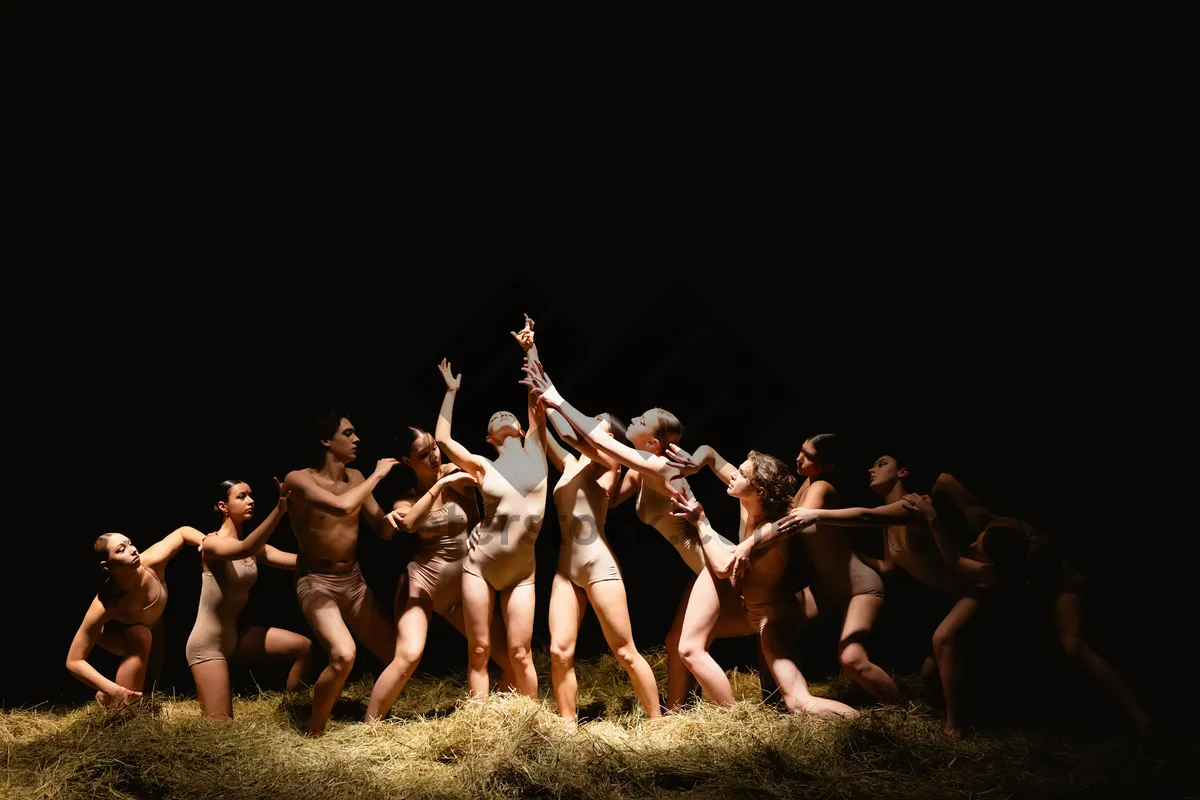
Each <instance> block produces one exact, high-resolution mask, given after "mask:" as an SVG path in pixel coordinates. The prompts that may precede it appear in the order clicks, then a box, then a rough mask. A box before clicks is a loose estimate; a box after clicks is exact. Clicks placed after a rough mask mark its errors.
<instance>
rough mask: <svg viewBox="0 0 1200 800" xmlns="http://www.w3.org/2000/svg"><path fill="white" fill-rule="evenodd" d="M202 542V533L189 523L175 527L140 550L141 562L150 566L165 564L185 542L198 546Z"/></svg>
mask: <svg viewBox="0 0 1200 800" xmlns="http://www.w3.org/2000/svg"><path fill="white" fill-rule="evenodd" d="M203 542H204V534H203V533H201V532H200V531H198V530H196V529H195V528H193V527H192V526H191V525H184V526H183V527H182V528H176V529H175V530H173V531H171V532H170V533H168V534H167V535H166V536H164V537H163V538H162V541H159V542H155V543H154V544H152V545H150V546H149V547H147V548H146V549H145V550H144V551H142V564H144V565H145V566H147V567H150V568H153V567H156V566H158V565H159V564H165V563H166V562H168V561H170V560H171V559H172V558H174V557H175V555H176V553H178V552H179V551H180V550H182V549H183V546H184V545H185V544H190V545H192V546H194V547H200V545H201V544H202V543H203Z"/></svg>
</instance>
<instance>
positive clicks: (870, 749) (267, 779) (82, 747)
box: [0, 650, 1182, 800]
mask: <svg viewBox="0 0 1200 800" xmlns="http://www.w3.org/2000/svg"><path fill="white" fill-rule="evenodd" d="M646 655H647V658H648V660H649V661H650V662H651V665H652V666H653V667H654V668H655V671H656V673H657V674H658V675H659V677H660V685H665V663H664V657H663V653H662V651H661V650H659V651H657V652H654V651H651V652H649V653H647V654H646ZM540 658H541V663H540V664H539V680H541V681H542V684H543V685H542V687H541V688H542V690H543V700H542V702H541V703H535V702H533V701H530V700H529V699H527V698H524V697H518V696H512V695H499V696H494V697H493V698H492V700H491V701H490V702H489V703H487V704H473V703H468V702H465V701H464V700H463V697H464V695H465V690H464V688H463V681H462V676H457V677H456V678H452V679H439V678H434V677H425V676H417V677H416V678H414V679H413V681H411V682H410V684H409V685H408V687H407V688H406V689H405V691H404V693H403V694H402V695H401V697H400V700H399V701H398V702H397V704H396V706H395V707H394V709H393V717H392V718H390V719H388V720H386V721H383V722H378V723H373V724H370V725H364V724H359V723H358V722H357V720H361V718H362V715H363V712H364V711H365V706H366V700H367V698H368V696H369V695H370V690H371V685H370V683H369V682H360V683H356V684H354V685H352V686H348V687H347V688H346V691H345V692H344V694H343V697H342V699H341V700H339V703H338V706H337V707H336V708H335V710H334V716H333V719H332V720H331V723H330V726H329V730H328V733H327V734H326V735H325V736H324V737H323V738H321V739H309V738H306V737H304V736H303V735H302V734H301V731H302V730H303V726H304V724H305V722H306V716H307V713H308V710H309V706H308V703H309V695H308V694H307V693H304V692H300V693H296V694H280V693H272V692H265V693H262V694H260V695H257V696H254V697H246V698H237V699H235V702H234V716H235V719H234V720H232V721H231V722H220V723H213V722H210V721H207V720H204V719H201V718H200V717H199V704H198V703H197V702H196V701H195V700H192V699H171V698H166V697H164V696H162V695H155V696H154V697H153V698H152V699H151V700H149V701H143V703H142V704H141V706H140V707H137V708H134V709H131V710H128V711H124V712H121V713H118V714H112V715H109V714H106V713H105V712H104V711H102V710H101V709H100V708H98V707H96V706H94V705H93V706H88V707H82V708H77V709H64V710H45V709H33V710H17V711H8V712H6V713H4V714H3V715H0V743H3V746H4V759H5V762H4V767H5V769H4V773H3V778H0V797H5V798H8V797H13V798H18V797H19V798H42V797H46V798H82V797H89V798H91V797H95V798H99V797H103V798H168V797H169V798H189V799H190V798H196V799H199V798H223V799H229V800H233V799H235V798H255V799H256V800H268V798H295V799H296V800H306V799H307V798H313V799H314V800H338V799H339V798H354V800H374V798H406V797H434V798H439V797H446V798H451V797H546V798H550V797H556V798H557V797H565V798H593V797H595V798H600V797H667V796H670V797H675V796H678V793H679V792H680V791H685V790H686V791H689V797H691V798H703V797H713V798H718V797H720V798H726V797H761V798H786V797H839V798H855V797H863V798H873V799H876V800H879V799H881V798H892V797H927V798H951V797H953V798H968V797H978V796H982V797H985V798H1003V797H1045V798H1070V797H1097V796H1106V797H1108V796H1112V797H1119V796H1125V797H1131V796H1159V797H1162V796H1168V795H1167V794H1165V793H1164V792H1166V791H1167V786H1168V784H1169V782H1170V780H1171V776H1169V775H1168V774H1167V772H1166V771H1164V769H1163V765H1162V763H1161V762H1154V761H1152V760H1149V759H1146V758H1139V757H1137V756H1136V755H1135V754H1134V755H1131V748H1130V746H1129V745H1128V744H1120V743H1117V744H1105V743H1099V742H1095V743H1093V744H1091V745H1088V746H1087V747H1085V748H1084V749H1080V748H1078V747H1076V748H1075V749H1071V748H1068V747H1067V746H1065V745H1062V744H1056V745H1035V744H1033V743H1032V742H1031V741H1030V740H1029V739H1027V738H1025V737H1023V736H1021V735H1018V734H1014V733H1007V734H994V733H993V734H987V735H977V736H973V737H969V738H967V739H966V740H964V741H961V742H951V741H948V740H946V739H945V738H944V737H943V736H942V733H941V730H942V721H941V720H940V719H939V718H938V717H937V716H936V715H934V714H933V713H932V712H931V710H930V709H929V707H928V706H925V705H923V704H921V703H915V702H914V703H911V704H910V705H908V706H899V707H890V708H875V709H872V710H869V711H867V712H866V713H864V714H863V715H862V717H860V718H859V719H856V720H852V721H841V720H837V721H830V720H823V719H815V718H798V717H791V716H788V715H785V714H780V713H779V712H777V711H775V710H774V709H771V708H768V707H764V706H763V705H762V704H761V703H760V702H759V683H758V678H757V676H756V675H754V674H752V673H751V674H746V673H733V674H732V676H731V678H732V682H733V686H734V691H735V696H736V697H738V699H739V705H738V707H737V708H736V709H735V710H732V711H724V710H720V709H717V708H715V707H713V706H711V705H709V704H700V705H698V706H696V707H694V708H691V709H689V710H687V711H686V712H684V713H682V714H678V715H673V716H670V717H667V718H664V719H663V720H661V721H658V722H651V721H649V720H648V719H647V718H646V716H645V714H644V712H643V711H642V709H641V707H640V706H639V705H638V704H637V702H636V699H635V697H634V695H633V692H632V689H631V688H630V686H629V682H628V680H627V679H626V676H625V673H624V672H623V671H622V670H621V668H620V667H619V666H618V665H617V663H616V661H615V659H613V658H612V657H611V656H605V657H603V658H600V659H597V660H596V661H593V662H582V663H579V664H577V667H576V669H577V672H578V675H579V707H580V717H581V720H582V721H583V724H580V725H579V726H578V727H570V726H568V725H566V724H564V723H563V722H562V721H560V720H559V718H558V717H557V716H556V714H555V712H554V705H553V701H552V700H551V699H550V695H549V686H548V685H545V684H546V678H545V676H547V675H548V663H547V660H546V659H547V657H546V654H545V653H543V654H541V656H540ZM846 688H847V687H846V685H845V684H844V683H841V682H839V683H835V684H826V685H821V686H814V693H820V694H826V695H829V696H839V695H841V694H844V692H845V691H846ZM588 720H591V721H588ZM1155 787H1157V788H1155ZM1180 796H1182V795H1180Z"/></svg>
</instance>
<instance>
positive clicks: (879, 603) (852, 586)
mask: <svg viewBox="0 0 1200 800" xmlns="http://www.w3.org/2000/svg"><path fill="white" fill-rule="evenodd" d="M835 447H836V440H835V438H834V435H833V434H830V433H823V434H820V435H819V436H814V437H812V438H811V439H806V440H805V442H804V445H803V446H802V447H801V448H800V455H799V456H797V458H796V468H797V471H798V472H799V473H800V474H801V475H803V476H804V478H805V481H804V483H803V484H801V486H800V490H799V491H798V492H796V496H795V498H794V499H793V500H792V507H793V508H794V509H828V508H833V507H836V506H837V505H838V503H837V490H836V489H835V488H834V486H833V483H832V482H831V481H830V478H831V473H832V471H833V469H834V467H835V466H836V459H835V457H834V455H833V451H834V449H835ZM780 532H781V529H780V527H779V526H775V525H770V526H766V527H765V528H763V529H761V530H760V531H756V532H755V535H754V536H753V537H750V538H748V539H746V540H745V541H743V542H740V543H739V544H738V546H737V548H736V550H735V552H734V554H733V556H734V557H733V565H734V566H733V569H734V570H735V571H736V570H738V569H740V567H739V566H738V565H739V564H740V563H741V562H743V561H744V560H745V559H746V558H748V557H749V554H750V551H751V550H752V549H757V548H759V547H763V546H765V545H766V544H767V543H769V542H771V541H772V539H773V538H774V537H776V536H778V535H779V534H780ZM806 534H807V535H805V537H804V545H805V549H806V550H807V551H808V556H809V558H810V559H811V561H812V564H813V568H814V571H815V573H816V581H815V582H814V587H813V588H814V589H815V592H813V593H812V594H815V595H816V603H817V605H818V606H819V607H820V608H821V609H822V610H830V609H840V610H841V611H842V631H841V636H840V640H839V642H838V660H839V661H840V662H841V664H842V667H843V669H845V670H846V672H847V673H849V675H850V677H851V678H852V679H853V680H854V682H855V683H857V684H858V685H859V686H861V687H863V688H864V689H865V690H867V692H868V693H870V694H871V696H872V697H874V698H875V699H877V700H880V701H882V702H889V703H890V702H898V701H899V700H900V690H899V689H897V688H896V683H895V682H894V681H893V680H892V678H891V676H890V675H888V674H887V673H886V672H885V671H883V670H882V669H881V668H880V667H878V666H876V665H875V664H874V663H872V662H871V659H870V658H869V657H868V655H867V648H866V645H865V639H866V638H867V636H868V635H869V634H870V632H871V628H872V627H873V626H874V624H875V620H876V618H877V617H878V616H879V612H880V610H881V609H882V608H883V580H882V579H881V578H880V577H879V574H878V573H877V572H875V570H873V569H871V568H870V567H868V566H867V565H866V564H864V563H863V562H862V560H861V559H859V557H858V556H857V555H856V554H855V553H854V550H852V549H851V547H850V543H849V541H848V540H847V539H846V538H845V537H844V536H843V534H842V533H841V532H839V531H838V529H837V528H831V527H827V526H824V525H819V524H818V525H816V526H812V527H811V528H810V529H809V531H806ZM805 593H806V597H808V596H810V593H809V590H808V589H806V590H805Z"/></svg>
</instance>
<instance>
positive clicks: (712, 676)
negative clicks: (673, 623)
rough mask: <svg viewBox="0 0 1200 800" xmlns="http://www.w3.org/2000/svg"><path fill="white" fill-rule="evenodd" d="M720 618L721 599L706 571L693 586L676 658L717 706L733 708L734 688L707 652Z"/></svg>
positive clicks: (697, 578) (709, 574)
mask: <svg viewBox="0 0 1200 800" xmlns="http://www.w3.org/2000/svg"><path fill="white" fill-rule="evenodd" d="M720 616H721V600H720V598H719V597H718V596H717V587H716V585H715V583H714V580H713V576H712V573H711V572H709V571H708V570H707V569H705V570H704V571H703V572H701V573H700V574H699V575H698V576H696V581H695V582H694V583H693V584H692V591H691V594H690V595H689V596H688V601H687V609H686V610H685V611H684V615H683V628H682V630H681V631H680V634H679V656H680V657H681V658H682V659H683V663H684V664H686V665H687V668H688V670H690V671H691V673H692V674H693V675H695V676H696V680H697V681H699V683H700V687H701V688H702V689H703V690H704V695H705V697H707V698H708V699H709V700H711V701H712V702H714V703H716V704H717V705H719V706H725V707H730V706H732V705H733V688H732V687H731V686H730V685H729V678H728V677H727V676H726V675H725V670H723V669H721V665H720V664H718V663H717V662H716V661H715V660H714V659H713V657H712V656H711V655H710V654H709V652H708V647H709V645H710V644H711V643H712V640H713V632H714V630H715V629H716V626H717V620H718V619H719V618H720Z"/></svg>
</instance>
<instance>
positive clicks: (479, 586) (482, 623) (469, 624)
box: [462, 570, 496, 700]
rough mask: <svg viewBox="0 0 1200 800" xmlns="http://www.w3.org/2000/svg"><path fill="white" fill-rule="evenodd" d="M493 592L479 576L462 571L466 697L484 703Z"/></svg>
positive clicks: (486, 685)
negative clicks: (465, 645) (465, 646)
mask: <svg viewBox="0 0 1200 800" xmlns="http://www.w3.org/2000/svg"><path fill="white" fill-rule="evenodd" d="M495 597H496V595H495V592H494V591H493V590H492V586H491V584H489V583H488V582H487V581H485V580H484V579H483V578H481V577H479V576H478V575H472V574H471V573H469V572H467V571H466V570H463V574H462V603H463V622H464V624H465V625H466V629H467V630H466V634H467V695H468V696H469V697H470V698H471V699H472V700H486V699H487V695H488V671H487V665H488V656H489V654H490V653H491V649H492V645H491V640H490V638H489V637H490V635H491V629H492V609H493V605H494V603H495Z"/></svg>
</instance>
